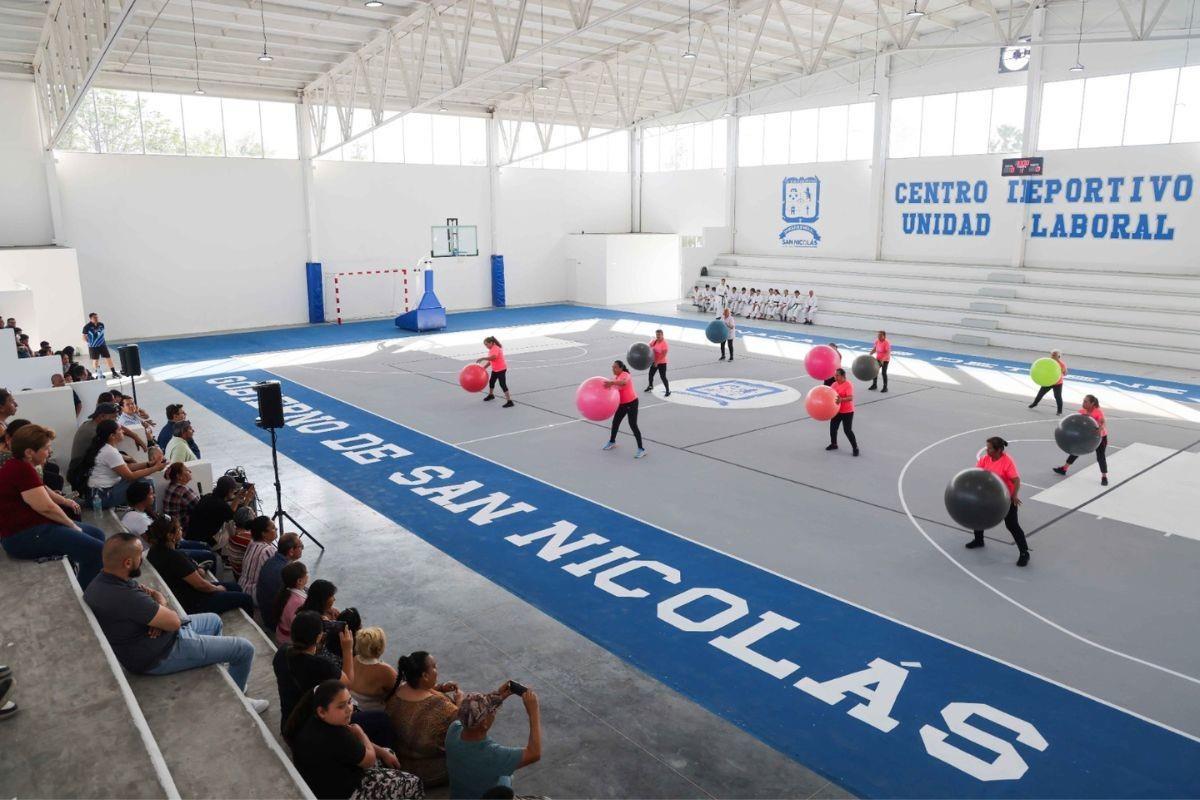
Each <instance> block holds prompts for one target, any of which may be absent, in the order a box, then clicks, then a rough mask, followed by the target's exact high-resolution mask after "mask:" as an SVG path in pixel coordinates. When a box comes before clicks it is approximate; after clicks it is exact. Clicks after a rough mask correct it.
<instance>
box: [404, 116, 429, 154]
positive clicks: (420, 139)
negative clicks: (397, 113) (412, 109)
mask: <svg viewBox="0 0 1200 800" xmlns="http://www.w3.org/2000/svg"><path fill="white" fill-rule="evenodd" d="M400 119H402V120H403V121H404V160H405V161H407V162H408V163H409V164H432V163H433V120H432V119H431V118H430V116H429V115H428V114H406V115H404V116H403V117H401V118H400Z"/></svg>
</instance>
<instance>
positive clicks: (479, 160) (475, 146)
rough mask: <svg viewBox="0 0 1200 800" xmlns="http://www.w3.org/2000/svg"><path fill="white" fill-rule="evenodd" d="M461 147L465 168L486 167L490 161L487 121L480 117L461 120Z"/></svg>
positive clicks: (462, 118)
mask: <svg viewBox="0 0 1200 800" xmlns="http://www.w3.org/2000/svg"><path fill="white" fill-rule="evenodd" d="M458 122H459V147H460V148H462V165H463V166H464V167H486V166H487V161H488V155H487V154H488V142H487V120H485V119H481V118H479V117H461V118H460V119H459V121H458Z"/></svg>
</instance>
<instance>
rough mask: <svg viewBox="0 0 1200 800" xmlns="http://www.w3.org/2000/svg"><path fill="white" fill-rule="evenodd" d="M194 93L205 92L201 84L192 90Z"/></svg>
mask: <svg viewBox="0 0 1200 800" xmlns="http://www.w3.org/2000/svg"><path fill="white" fill-rule="evenodd" d="M192 94H204V90H203V89H201V88H200V87H199V86H197V87H196V88H195V89H193V90H192Z"/></svg>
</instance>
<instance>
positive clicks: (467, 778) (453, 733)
mask: <svg viewBox="0 0 1200 800" xmlns="http://www.w3.org/2000/svg"><path fill="white" fill-rule="evenodd" d="M511 694H512V688H511V682H510V681H505V682H504V683H503V684H502V685H501V686H500V688H499V690H497V691H495V692H492V693H490V694H478V693H474V692H472V693H470V694H467V695H464V696H463V698H462V702H460V703H459V704H458V718H457V719H456V720H455V721H454V722H453V723H451V724H450V729H449V731H447V733H446V766H447V768H448V770H449V773H450V796H451V797H483V795H484V793H485V792H487V791H488V790H489V789H491V788H492V787H494V786H510V787H511V786H512V775H513V773H514V772H516V771H517V770H519V769H521V768H522V767H527V766H529V765H530V764H533V763H535V762H537V761H538V760H540V759H541V757H542V723H541V710H540V708H539V706H538V698H537V695H536V694H534V693H533V690H532V689H525V691H524V694H523V695H521V701H522V702H523V703H524V704H525V713H526V714H528V715H529V739H528V741H527V742H526V744H525V747H523V748H522V747H505V746H504V745H501V744H500V743H499V742H497V741H495V740H494V739H492V738H491V737H489V736H488V730H489V729H490V728H491V727H492V723H493V722H495V721H496V712H497V711H499V710H500V705H501V704H502V703H503V702H504V700H505V698H507V697H508V696H510V695H511Z"/></svg>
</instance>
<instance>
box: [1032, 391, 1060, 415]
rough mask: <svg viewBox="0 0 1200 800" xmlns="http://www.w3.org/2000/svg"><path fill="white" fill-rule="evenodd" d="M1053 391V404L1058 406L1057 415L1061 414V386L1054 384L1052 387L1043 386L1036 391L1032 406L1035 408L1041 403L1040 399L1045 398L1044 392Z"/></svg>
mask: <svg viewBox="0 0 1200 800" xmlns="http://www.w3.org/2000/svg"><path fill="white" fill-rule="evenodd" d="M1052 389H1053V390H1054V402H1055V404H1056V405H1057V406H1058V413H1060V414H1061V413H1062V384H1061V383H1056V384H1055V385H1053V386H1043V387H1042V388H1040V389H1038V393H1037V397H1035V398H1033V404H1034V405H1035V406H1036V405H1037V404H1038V403H1040V402H1042V398H1043V397H1045V396H1046V392H1049V391H1050V390H1052Z"/></svg>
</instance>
